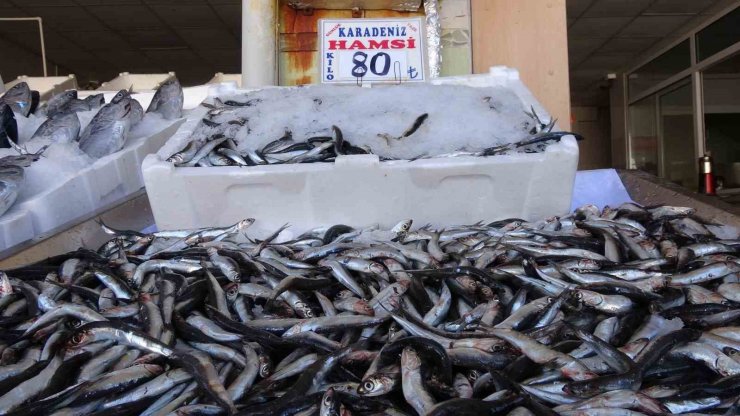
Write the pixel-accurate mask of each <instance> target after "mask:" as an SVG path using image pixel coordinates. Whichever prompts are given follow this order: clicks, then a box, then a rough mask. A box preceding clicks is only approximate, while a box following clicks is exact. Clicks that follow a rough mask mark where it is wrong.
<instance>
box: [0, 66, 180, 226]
mask: <svg viewBox="0 0 740 416" xmlns="http://www.w3.org/2000/svg"><path fill="white" fill-rule="evenodd" d="M38 97H39V94H38V92H37V91H32V90H31V89H30V88H29V86H28V84H27V83H25V82H20V83H18V84H16V85H14V86H13V87H12V88H10V89H9V90H8V91H7V92H6V93H5V94H4V95H3V96H1V97H0V148H14V149H15V150H17V151H18V152H19V154H20V156H8V157H5V158H2V159H0V201H1V202H0V215H2V214H4V213H5V212H6V211H7V209H9V208H10V206H11V205H12V204H13V202H14V201H15V200H16V199H17V198H18V193H19V192H20V190H21V188H22V185H23V177H24V172H23V168H24V167H28V166H29V165H30V162H31V161H34V160H37V159H38V157H39V155H40V153H41V152H36V153H34V154H32V155H29V154H28V152H26V151H25V150H24V149H25V146H26V145H27V143H29V142H31V143H36V145H35V146H33V147H35V148H39V147H43V148H46V147H48V146H56V145H57V144H58V145H59V146H73V147H74V148H73V149H71V150H72V151H73V153H74V154H79V155H82V156H83V158H84V159H85V160H89V158H88V157H87V156H89V157H90V158H93V159H97V158H100V157H103V156H106V155H109V154H112V153H115V152H117V151H119V150H121V149H122V148H123V146H124V145H125V143H126V140H127V138H128V136H129V131H130V129H131V128H132V127H133V126H135V125H136V124H137V123H139V122H140V121H141V120H142V119H143V117H144V110H143V108H142V106H141V104H140V103H139V102H138V101H137V100H136V99H134V98H132V97H131V93H130V91H128V90H121V91H119V92H118V93H117V94H116V95H115V96H114V97H113V99H112V100H111V102H110V103H108V104H105V98H104V96H103V94H95V95H91V96H89V97H86V98H85V99H79V98H77V91H75V90H69V91H65V92H62V93H59V94H57V95H55V96H53V97H51V98H50V99H49V100H48V101H47V102H45V103H43V104H42V105H41V106H39V105H38ZM182 106H183V92H182V87H181V86H180V84H179V82H178V81H177V80H176V79H173V80H170V81H167V82H165V83H163V84H162V85H161V86H160V87H159V88H158V89H157V91H156V93H155V94H154V98H153V99H152V102H151V104H150V105H149V108H148V109H147V111H146V112H147V113H158V114H160V115H161V116H162V117H163V118H164V119H167V120H171V119H175V118H179V117H182ZM94 110H97V113H95V115H94V116H92V114H91V113H90V115H91V116H92V120H91V121H90V122H89V123H88V124H86V125H84V128H83V125H82V124H81V116H79V115H78V113H80V112H91V111H94ZM22 117H31V118H39V117H41V118H45V120H44V121H43V123H42V124H40V125H39V126H38V128H37V129H36V131H35V132H34V133H33V135H32V136H31V137H30V138H29V137H23V138H20V137H19V130H20V128H19V126H18V123H19V120H21V119H22ZM83 118H84V117H83ZM87 119H89V116H88V118H87ZM24 121H25V122H26V123H27V124H31V125H32V126H36V125H37V124H33V123H34V121H33V120H31V121H26V120H24ZM40 121H41V120H39V122H40ZM20 140H23V142H22V147H23V148H22V147H19V146H18V144H19V143H21V142H20ZM78 147H79V149H78ZM83 153H84V154H86V155H87V156H84V155H83Z"/></svg>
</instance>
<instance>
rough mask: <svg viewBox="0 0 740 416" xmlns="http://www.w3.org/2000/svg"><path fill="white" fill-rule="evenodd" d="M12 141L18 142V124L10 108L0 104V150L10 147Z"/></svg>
mask: <svg viewBox="0 0 740 416" xmlns="http://www.w3.org/2000/svg"><path fill="white" fill-rule="evenodd" d="M10 141H12V142H16V143H17V142H18V124H17V123H16V121H15V116H14V115H13V110H12V109H11V108H10V106H9V105H7V104H5V102H0V148H8V147H10Z"/></svg>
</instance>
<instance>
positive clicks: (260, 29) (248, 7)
mask: <svg viewBox="0 0 740 416" xmlns="http://www.w3.org/2000/svg"><path fill="white" fill-rule="evenodd" d="M276 26H277V2H276V1H275V0H242V88H249V87H263V86H266V85H275V84H277V77H276V73H277V70H276V68H277V66H276V65H277V51H276V43H277V36H276V33H277V31H276Z"/></svg>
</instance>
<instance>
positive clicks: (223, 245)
mask: <svg viewBox="0 0 740 416" xmlns="http://www.w3.org/2000/svg"><path fill="white" fill-rule="evenodd" d="M125 98H126V97H122V100H123V99H125ZM283 142H284V141H283ZM327 142H328V141H324V142H323V143H327ZM328 143H330V142H328ZM278 145H281V146H282V145H283V143H282V142H281V143H278V144H273V146H278ZM9 158H10V159H7V160H6V162H5V165H8V164H9V163H10V162H11V161H13V160H16V159H17V160H19V162H18V163H21V162H20V160H21V159H23V160H26V159H28V158H29V156H12V157H9ZM24 158H26V159H24ZM24 163H30V162H28V161H26V162H24ZM3 165H4V164H3V160H2V159H0V166H3ZM1 171H2V169H0V172H1ZM656 218H663V220H664V221H680V220H682V219H684V218H691V221H694V222H695V224H693V223H692V225H691V227H692V229H693V230H699V229H700V228H701V227H704V228H706V225H707V224H706V223H705V222H704V221H703V220H701V219H699V218H697V217H696V213H695V212H693V211H692V210H690V209H685V208H682V207H650V208H645V207H639V206H636V205H634V204H625V205H623V206H620V207H614V208H605V209H603V210H599V209H598V208H595V207H591V206H587V207H581V208H579V209H576V210H575V211H574V212H573V213H570V214H567V215H563V216H559V217H555V218H548V219H545V220H541V221H524V220H520V219H502V220H497V221H493V222H479V223H476V224H470V225H447V226H445V227H444V228H439V229H435V228H434V227H432V226H431V225H422V226H415V225H414V221H412V219H404V220H402V221H398V219H395V220H393V221H389V222H388V223H387V224H386V226H385V227H381V228H380V229H377V228H376V227H372V228H368V229H363V228H361V227H357V226H353V225H347V224H336V225H333V226H324V227H318V228H315V229H312V230H310V231H308V232H306V233H304V234H303V235H300V236H298V237H296V238H293V239H291V240H286V241H281V240H279V239H278V236H279V235H280V234H281V232H282V231H283V230H284V229H285V228H286V227H287V224H286V225H285V226H283V227H280V228H278V229H277V230H275V232H274V233H272V235H270V236H269V237H267V238H264V237H263V238H255V236H253V235H250V234H251V229H250V226H251V225H252V224H253V223H255V222H256V221H259V219H252V218H248V219H244V220H242V221H238V222H236V223H234V224H232V225H228V226H224V227H209V228H202V229H195V230H173V231H160V232H155V233H151V234H147V233H142V232H138V231H130V230H120V229H116V228H112V227H110V226H108V225H106V224H103V223H102V222H101V227H102V228H103V231H104V232H105V233H106V234H108V235H109V236H110V238H111V240H109V241H108V242H106V243H104V244H103V245H102V246H100V247H99V248H98V249H97V250H90V249H80V250H77V251H73V252H70V253H66V254H62V255H60V256H56V257H52V258H49V259H46V260H42V261H40V262H37V263H34V264H29V265H24V266H18V267H15V268H13V269H7V270H2V273H0V289H2V290H0V328H2V330H3V331H2V332H1V334H2V337H1V338H2V343H0V345H2V353H0V411H4V412H6V413H9V412H14V413H15V414H57V415H64V414H106V413H113V414H145V415H154V414H170V413H174V414H226V415H273V414H278V415H292V414H315V413H319V414H326V415H334V414H338V413H339V414H406V415H423V416H426V415H457V416H461V415H479V414H509V413H511V414H567V415H571V414H573V415H576V414H579V415H580V414H584V415H585V414H596V415H600V414H608V415H611V414H620V415H622V414H628V415H632V414H649V415H658V414H671V413H677V412H687V411H702V412H705V411H709V412H710V413H711V414H717V413H719V414H722V413H726V412H732V411H734V409H736V407H737V397H738V396H739V395H740V384H739V381H740V365H739V364H738V360H737V357H738V351H740V305H739V304H738V303H737V301H736V297H735V295H734V292H735V291H736V289H737V288H736V286H737V273H738V268H737V267H738V266H737V265H738V264H740V258H738V247H740V242H738V240H737V238H735V239H727V238H726V237H722V238H719V237H717V236H713V235H712V234H711V231H709V230H710V228H708V229H707V231H708V232H709V234H706V233H703V232H702V233H679V232H674V233H665V232H663V231H659V230H658V229H656V228H655V227H651V226H650V223H651V222H652V221H655V220H656ZM394 224H395V225H394ZM599 227H601V228H599ZM596 229H599V230H603V231H604V233H607V234H608V235H612V233H613V236H614V238H613V239H608V238H597V237H595V236H596V235H599V234H598V233H596V232H594V233H592V231H594V230H596ZM620 232H621V233H622V234H624V235H623V236H621V237H620V235H619V233H620ZM365 233H373V234H371V235H370V236H368V235H365ZM605 235H606V234H605ZM735 237H737V236H735ZM635 241H639V242H643V244H641V245H640V247H641V248H640V249H637V248H636V247H634V242H635ZM664 241H669V243H666V244H661V243H662V242H664ZM650 244H652V245H653V246H654V247H655V248H656V250H657V251H654V250H653V249H652V248H649V247H650ZM631 247H632V248H631ZM660 247H667V248H670V250H661V249H660ZM674 248H675V250H674ZM614 249H616V250H618V251H619V252H620V254H619V256H611V255H610V256H607V255H606V253H607V251H610V250H612V251H613V250H614ZM681 250H684V251H686V250H691V253H689V254H690V256H689V260H688V262H686V263H682V261H681V260H680V259H679V257H680V256H679V255H675V254H676V253H677V252H680V251H681ZM648 251H649V252H650V256H649V257H647V258H646V256H645V253H646V252H648ZM490 252H492V253H502V254H503V253H507V255H506V256H501V255H499V254H496V255H493V256H491V255H490V254H489V253H490ZM653 256H657V257H653ZM481 258H484V260H480V261H479V259H481ZM658 260H660V261H658ZM16 386H22V390H18V389H17V388H16V389H14V387H16Z"/></svg>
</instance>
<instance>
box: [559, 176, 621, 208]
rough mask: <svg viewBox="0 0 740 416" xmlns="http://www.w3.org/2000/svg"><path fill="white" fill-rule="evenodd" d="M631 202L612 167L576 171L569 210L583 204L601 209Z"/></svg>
mask: <svg viewBox="0 0 740 416" xmlns="http://www.w3.org/2000/svg"><path fill="white" fill-rule="evenodd" d="M625 202H633V201H632V198H631V197H630V195H629V193H627V189H626V188H625V187H624V184H623V183H622V180H621V179H620V178H619V175H618V174H617V171H616V170H614V169H598V170H581V171H578V172H576V182H575V185H574V186H573V199H572V201H571V204H570V209H571V211H572V210H574V209H576V208H578V207H580V206H583V205H585V204H592V205H596V206H597V207H599V209H603V208H604V206H606V205H609V206H610V207H616V206H619V205H621V204H623V203H625Z"/></svg>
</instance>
